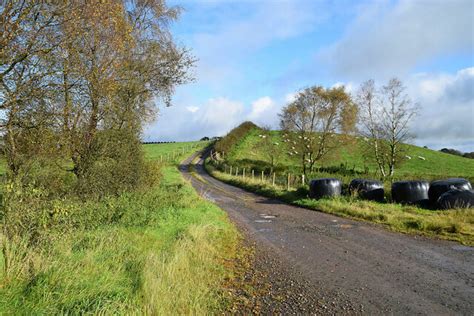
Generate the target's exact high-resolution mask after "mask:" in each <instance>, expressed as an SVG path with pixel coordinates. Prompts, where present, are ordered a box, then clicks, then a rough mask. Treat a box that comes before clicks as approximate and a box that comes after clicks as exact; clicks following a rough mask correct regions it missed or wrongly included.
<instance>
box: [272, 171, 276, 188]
mask: <svg viewBox="0 0 474 316" xmlns="http://www.w3.org/2000/svg"><path fill="white" fill-rule="evenodd" d="M275 175H276V173H275V172H274V173H273V180H272V185H273V186H275Z"/></svg>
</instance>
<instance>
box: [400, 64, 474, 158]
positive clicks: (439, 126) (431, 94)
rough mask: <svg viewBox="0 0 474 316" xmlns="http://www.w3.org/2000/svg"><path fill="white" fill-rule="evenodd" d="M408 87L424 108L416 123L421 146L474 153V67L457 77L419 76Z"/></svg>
mask: <svg viewBox="0 0 474 316" xmlns="http://www.w3.org/2000/svg"><path fill="white" fill-rule="evenodd" d="M407 86H408V92H409V94H410V95H411V96H413V98H414V99H415V100H416V101H418V102H419V103H420V105H421V111H420V113H419V115H418V117H417V119H416V120H415V122H414V124H413V131H414V133H415V135H416V139H415V142H416V143H417V144H419V145H425V144H428V145H430V146H432V147H435V148H436V149H439V148H441V147H455V148H456V147H457V148H459V149H461V150H464V151H474V67H472V68H466V69H462V70H460V71H458V72H457V73H455V74H419V75H416V76H413V77H412V78H411V79H409V80H408V82H407ZM468 147H470V149H469V148H468Z"/></svg>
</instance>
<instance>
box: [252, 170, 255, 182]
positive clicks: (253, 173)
mask: <svg viewBox="0 0 474 316" xmlns="http://www.w3.org/2000/svg"><path fill="white" fill-rule="evenodd" d="M254 178H255V170H253V169H252V181H253V180H254Z"/></svg>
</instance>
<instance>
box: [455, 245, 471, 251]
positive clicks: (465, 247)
mask: <svg viewBox="0 0 474 316" xmlns="http://www.w3.org/2000/svg"><path fill="white" fill-rule="evenodd" d="M452 248H453V249H454V250H458V251H473V250H474V248H473V247H469V246H463V245H458V246H453V247H452Z"/></svg>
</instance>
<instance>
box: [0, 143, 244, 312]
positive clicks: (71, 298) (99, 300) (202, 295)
mask: <svg viewBox="0 0 474 316" xmlns="http://www.w3.org/2000/svg"><path fill="white" fill-rule="evenodd" d="M166 145H170V146H171V145H172V147H170V148H174V147H173V146H179V144H166ZM146 146H164V145H161V144H160V145H146ZM200 146H201V145H200ZM201 147H202V146H201ZM187 148H188V149H187V151H186V152H184V153H183V152H181V154H180V155H181V157H182V156H185V155H189V154H190V153H191V151H194V150H196V148H190V147H187ZM161 150H162V147H161V148H160V149H157V152H159V151H161ZM181 157H178V155H177V156H176V157H175V158H174V160H173V161H171V162H168V163H166V164H164V165H163V166H162V169H161V172H162V177H161V179H162V180H161V182H160V184H159V185H158V186H156V187H154V188H152V189H151V190H148V191H146V192H129V193H124V194H122V195H120V196H117V197H109V198H107V199H102V200H99V201H85V202H81V201H75V200H58V201H55V202H54V203H48V204H47V205H44V206H43V208H44V210H45V211H46V213H48V212H47V211H48V207H49V206H51V205H55V208H56V209H59V210H66V211H65V212H60V213H58V214H56V215H55V216H58V224H57V225H53V226H50V227H48V229H47V230H46V231H44V232H42V234H43V235H42V238H40V239H38V240H39V241H38V242H37V243H36V244H35V245H34V246H32V245H29V244H28V240H27V239H26V238H24V239H22V238H21V237H20V238H19V239H17V240H11V239H7V238H5V236H1V238H2V239H1V242H2V244H3V245H4V246H6V247H5V249H7V252H8V261H5V260H3V259H5V258H4V257H2V258H0V259H1V260H0V262H2V263H1V266H0V271H1V272H0V314H2V315H3V314H25V315H30V314H149V315H163V314H166V315H173V314H214V313H218V312H219V311H222V310H223V309H225V308H226V306H227V305H226V304H227V296H226V295H225V294H224V281H225V280H228V279H229V278H232V273H233V272H232V271H231V270H228V269H225V262H227V261H228V260H232V259H233V258H234V257H235V256H237V253H238V243H239V235H238V233H237V231H236V229H235V228H234V227H233V225H232V224H231V223H230V222H229V221H228V219H227V217H226V215H225V213H224V212H223V211H222V210H220V209H219V208H218V207H216V206H215V205H213V204H211V203H209V202H207V201H205V200H204V199H202V198H201V197H199V196H198V195H197V193H196V192H195V191H194V190H193V188H192V187H191V186H190V184H189V183H187V182H185V181H184V180H183V179H182V177H181V175H180V173H179V171H178V170H177V168H176V161H178V159H180V158H181ZM155 159H156V158H155ZM38 207H39V208H41V207H40V206H38ZM65 222H67V223H70V224H71V225H66V226H67V229H65V228H64V225H59V223H65Z"/></svg>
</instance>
